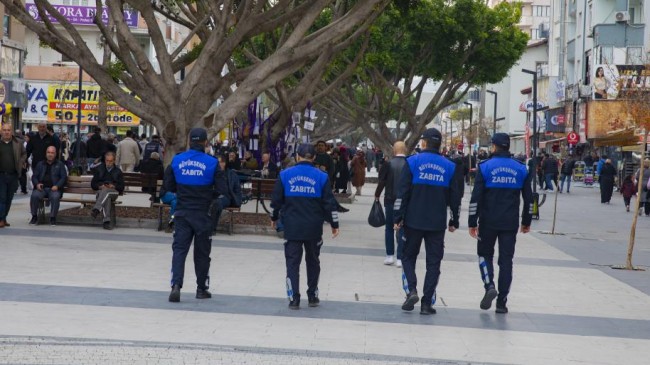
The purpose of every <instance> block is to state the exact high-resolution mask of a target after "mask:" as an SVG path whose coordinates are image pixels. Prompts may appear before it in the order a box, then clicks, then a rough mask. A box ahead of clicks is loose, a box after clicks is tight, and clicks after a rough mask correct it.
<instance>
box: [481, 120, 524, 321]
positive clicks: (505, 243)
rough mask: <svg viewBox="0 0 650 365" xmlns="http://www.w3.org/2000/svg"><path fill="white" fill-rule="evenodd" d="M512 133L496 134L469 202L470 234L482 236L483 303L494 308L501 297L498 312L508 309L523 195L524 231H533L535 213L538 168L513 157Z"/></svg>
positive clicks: (486, 306) (483, 307)
mask: <svg viewBox="0 0 650 365" xmlns="http://www.w3.org/2000/svg"><path fill="white" fill-rule="evenodd" d="M509 149H510V137H508V135H507V134H505V133H496V134H495V135H494V136H493V137H492V157H491V158H490V159H488V160H485V161H483V162H482V163H480V164H479V166H478V171H477V172H478V173H477V174H476V184H475V185H474V190H473V191H472V199H471V200H470V204H469V227H470V228H469V234H470V235H471V236H472V237H474V238H476V239H478V244H477V252H478V259H479V269H480V271H481V277H482V279H483V285H484V287H485V294H484V296H483V299H482V300H481V304H480V307H481V309H483V310H487V309H490V307H491V306H492V301H493V300H494V298H497V308H496V312H497V313H508V307H507V306H506V302H507V300H508V293H509V292H510V284H511V283H512V258H513V256H514V254H515V242H516V241H517V230H518V229H519V201H520V195H521V197H523V200H524V206H523V209H522V212H521V232H522V233H528V232H529V231H530V222H531V219H532V213H533V192H532V188H531V184H533V180H532V179H533V178H534V174H535V172H534V171H530V172H529V171H528V170H527V169H526V165H524V164H523V163H521V162H519V161H517V160H515V159H513V158H511V157H510V151H509ZM497 239H498V240H499V261H498V263H499V283H498V292H497V289H496V288H495V286H494V266H493V264H492V260H493V258H494V245H495V243H496V241H497Z"/></svg>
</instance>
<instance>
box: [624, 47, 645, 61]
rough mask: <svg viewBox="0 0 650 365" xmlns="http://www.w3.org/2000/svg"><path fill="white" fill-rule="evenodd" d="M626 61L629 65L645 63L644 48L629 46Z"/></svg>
mask: <svg viewBox="0 0 650 365" xmlns="http://www.w3.org/2000/svg"><path fill="white" fill-rule="evenodd" d="M625 63H626V64H627V65H643V48H642V47H627V50H626V55H625Z"/></svg>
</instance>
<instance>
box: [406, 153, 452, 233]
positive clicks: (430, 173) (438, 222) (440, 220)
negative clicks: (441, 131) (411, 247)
mask: <svg viewBox="0 0 650 365" xmlns="http://www.w3.org/2000/svg"><path fill="white" fill-rule="evenodd" d="M406 162H407V163H406V166H405V167H404V169H402V176H401V178H400V183H399V188H398V190H397V199H396V200H395V206H394V210H395V221H394V223H398V224H399V223H401V222H402V221H404V225H405V226H407V227H409V228H414V229H418V230H422V231H441V230H445V229H446V228H447V226H454V227H456V228H458V226H459V222H458V219H459V210H460V192H459V191H458V186H459V184H458V183H457V182H456V179H458V178H459V176H462V175H460V174H456V168H457V167H456V164H455V163H453V162H452V161H450V160H448V159H447V158H445V157H443V156H441V155H440V154H439V153H438V152H435V151H432V150H424V151H422V152H421V153H418V154H417V155H414V156H410V157H409V158H407V159H406ZM447 208H449V209H451V219H450V220H449V222H447Z"/></svg>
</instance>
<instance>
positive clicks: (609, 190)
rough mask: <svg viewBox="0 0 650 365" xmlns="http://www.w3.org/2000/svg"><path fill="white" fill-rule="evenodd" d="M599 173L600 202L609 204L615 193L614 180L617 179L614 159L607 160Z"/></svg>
mask: <svg viewBox="0 0 650 365" xmlns="http://www.w3.org/2000/svg"><path fill="white" fill-rule="evenodd" d="M599 174H600V177H599V178H598V182H599V183H600V203H601V204H609V203H610V200H612V194H613V193H614V180H615V179H616V168H615V167H614V165H612V160H610V159H607V160H605V163H604V164H603V166H602V168H601V170H600V173H599Z"/></svg>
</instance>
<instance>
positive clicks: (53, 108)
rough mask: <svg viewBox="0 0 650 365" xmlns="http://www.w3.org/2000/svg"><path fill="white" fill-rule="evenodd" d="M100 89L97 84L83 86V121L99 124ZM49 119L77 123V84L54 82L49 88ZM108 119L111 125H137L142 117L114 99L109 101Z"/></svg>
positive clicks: (56, 121)
mask: <svg viewBox="0 0 650 365" xmlns="http://www.w3.org/2000/svg"><path fill="white" fill-rule="evenodd" d="M99 90H100V87H99V86H96V85H92V86H91V85H83V86H82V88H81V123H82V124H86V125H88V124H90V125H95V124H97V117H98V114H99ZM47 91H48V92H47V98H48V109H47V120H48V121H49V122H55V123H70V124H73V123H76V122H77V108H78V99H79V88H78V87H77V86H76V85H56V84H52V85H49V86H48V89H47ZM106 120H107V123H108V125H109V126H124V127H127V126H137V125H139V124H140V117H138V116H136V115H135V114H133V113H131V112H128V111H127V110H126V109H124V108H122V107H121V106H119V105H118V104H117V103H115V102H114V101H109V102H108V106H107V108H106Z"/></svg>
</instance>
